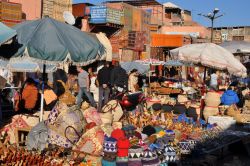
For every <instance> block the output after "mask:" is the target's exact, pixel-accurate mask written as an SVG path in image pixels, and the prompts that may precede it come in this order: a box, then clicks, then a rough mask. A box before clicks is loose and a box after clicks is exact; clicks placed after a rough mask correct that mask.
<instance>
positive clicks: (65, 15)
mask: <svg viewBox="0 0 250 166" xmlns="http://www.w3.org/2000/svg"><path fill="white" fill-rule="evenodd" d="M63 18H64V21H65V22H66V23H68V24H70V25H74V24H75V22H76V20H75V17H74V16H73V14H72V13H70V12H69V11H64V12H63Z"/></svg>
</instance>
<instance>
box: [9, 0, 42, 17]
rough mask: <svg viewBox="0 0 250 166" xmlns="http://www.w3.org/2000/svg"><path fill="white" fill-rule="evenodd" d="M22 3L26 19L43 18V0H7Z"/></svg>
mask: <svg viewBox="0 0 250 166" xmlns="http://www.w3.org/2000/svg"><path fill="white" fill-rule="evenodd" d="M7 1H9V2H14V3H20V4H22V12H23V16H22V18H23V19H24V20H36V19H39V18H41V0H7Z"/></svg>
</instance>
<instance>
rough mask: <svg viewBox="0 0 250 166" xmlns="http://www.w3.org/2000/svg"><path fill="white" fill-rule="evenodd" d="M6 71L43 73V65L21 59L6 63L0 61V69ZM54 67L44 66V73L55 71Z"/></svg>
mask: <svg viewBox="0 0 250 166" xmlns="http://www.w3.org/2000/svg"><path fill="white" fill-rule="evenodd" d="M1 68H3V69H7V70H9V71H11V72H40V73H42V72H43V64H41V63H37V62H32V61H30V60H28V59H22V60H20V61H12V62H10V61H6V60H2V59H0V69H1ZM56 69H57V68H56V65H46V70H45V72H46V73H51V72H54V71H56Z"/></svg>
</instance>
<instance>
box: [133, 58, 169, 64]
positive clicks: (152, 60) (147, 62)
mask: <svg viewBox="0 0 250 166" xmlns="http://www.w3.org/2000/svg"><path fill="white" fill-rule="evenodd" d="M135 62H137V63H141V64H144V65H164V63H165V62H164V61H160V60H158V59H152V58H149V59H144V60H136V61H135Z"/></svg>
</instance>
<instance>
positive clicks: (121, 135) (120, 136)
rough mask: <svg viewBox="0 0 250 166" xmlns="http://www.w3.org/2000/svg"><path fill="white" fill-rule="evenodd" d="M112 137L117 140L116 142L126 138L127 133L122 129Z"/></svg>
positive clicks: (114, 131) (112, 134) (115, 131)
mask: <svg viewBox="0 0 250 166" xmlns="http://www.w3.org/2000/svg"><path fill="white" fill-rule="evenodd" d="M111 137H113V138H115V139H116V140H120V139H123V138H126V136H125V133H124V131H123V130H122V129H115V130H113V132H112V133H111Z"/></svg>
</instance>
